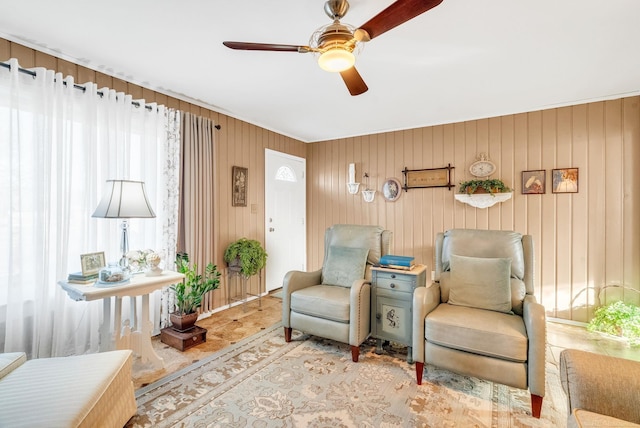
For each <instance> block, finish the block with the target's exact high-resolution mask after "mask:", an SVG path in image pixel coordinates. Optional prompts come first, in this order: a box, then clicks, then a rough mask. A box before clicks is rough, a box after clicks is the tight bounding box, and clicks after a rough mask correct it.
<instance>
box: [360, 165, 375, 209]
mask: <svg viewBox="0 0 640 428" xmlns="http://www.w3.org/2000/svg"><path fill="white" fill-rule="evenodd" d="M364 185H365V189H364V190H363V191H362V198H363V199H364V201H365V202H373V200H374V199H375V197H376V191H375V190H373V189H370V188H369V174H368V173H366V172H365V173H364Z"/></svg>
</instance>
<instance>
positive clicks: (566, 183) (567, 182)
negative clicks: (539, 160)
mask: <svg viewBox="0 0 640 428" xmlns="http://www.w3.org/2000/svg"><path fill="white" fill-rule="evenodd" d="M551 178H552V180H553V181H552V182H553V188H552V191H553V193H578V168H559V169H554V170H552V172H551Z"/></svg>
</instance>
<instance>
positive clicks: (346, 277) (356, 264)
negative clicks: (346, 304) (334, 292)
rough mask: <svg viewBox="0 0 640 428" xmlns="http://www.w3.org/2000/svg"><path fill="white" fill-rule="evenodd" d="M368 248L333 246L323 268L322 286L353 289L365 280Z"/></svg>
mask: <svg viewBox="0 0 640 428" xmlns="http://www.w3.org/2000/svg"><path fill="white" fill-rule="evenodd" d="M368 254H369V249H368V248H349V247H340V246H336V245H332V246H331V247H329V251H328V254H327V259H326V260H325V263H324V266H322V284H327V285H339V286H342V287H351V285H352V284H353V282H354V281H356V280H358V279H362V278H364V271H365V268H366V266H367V255H368Z"/></svg>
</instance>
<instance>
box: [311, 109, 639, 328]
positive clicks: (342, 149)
mask: <svg viewBox="0 0 640 428" xmlns="http://www.w3.org/2000/svg"><path fill="white" fill-rule="evenodd" d="M311 146H312V147H311V150H310V153H309V160H308V161H307V165H308V178H309V181H308V182H309V191H308V198H309V199H308V207H309V209H308V221H309V228H310V230H309V237H308V243H309V244H308V245H309V264H308V265H309V268H310V269H314V268H318V267H319V266H320V265H321V263H322V247H323V242H322V236H323V231H324V229H325V228H326V227H328V226H330V225H332V224H335V223H359V224H378V225H381V226H384V227H385V228H387V229H390V230H392V231H393V232H394V243H393V251H394V252H395V253H399V254H410V255H414V256H415V257H416V260H417V261H418V262H420V263H425V264H428V265H429V266H430V268H433V242H434V239H435V235H436V234H437V233H438V232H442V231H444V230H447V229H450V228H478V229H501V230H516V231H518V232H521V233H525V234H531V235H533V238H534V242H535V258H536V265H535V278H536V294H537V296H538V299H539V300H541V302H542V303H543V304H544V305H545V307H546V310H547V313H548V315H549V316H552V317H557V318H562V319H570V320H575V321H582V322H585V321H588V319H589V318H590V316H591V315H592V311H593V309H594V305H595V304H597V303H598V300H597V299H598V298H602V300H603V302H604V301H605V300H606V299H611V298H613V297H614V296H611V295H610V296H607V295H606V294H607V293H609V294H611V293H612V292H615V295H616V296H618V295H620V294H622V295H623V297H624V298H625V299H627V300H630V301H634V302H636V303H639V302H640V299H639V295H638V292H637V290H640V205H639V204H640V202H639V199H640V193H639V192H640V168H638V167H637V165H638V164H639V163H640V98H639V97H631V98H624V99H618V100H613V101H606V102H597V103H591V104H584V105H577V106H573V107H566V108H558V109H550V110H544V111H536V112H531V113H525V114H517V115H510V116H502V117H496V118H490V119H484V120H474V121H469V122H463V123H455V124H450V125H441V126H433V127H426V128H420V129H414V130H407V131H398V132H390V133H385V134H378V135H370V136H362V137H357V138H348V139H341V140H334V141H326V142H320V143H314V144H312V145H311ZM479 153H487V154H488V155H489V157H490V158H491V159H492V160H493V161H494V162H495V163H496V165H497V167H498V170H497V172H496V173H495V174H494V175H493V177H495V178H500V179H502V180H503V181H504V182H505V183H506V184H507V185H508V186H510V187H512V188H514V193H513V197H512V199H510V200H509V201H507V202H504V203H502V204H497V205H495V206H493V207H491V208H488V209H477V208H473V207H470V206H468V205H465V204H462V203H460V202H458V201H456V200H455V199H454V192H455V189H454V190H451V191H449V190H447V189H446V188H431V189H411V190H409V191H408V192H403V193H402V196H401V197H400V199H398V200H397V201H396V202H386V201H385V200H384V198H382V195H381V194H380V187H381V186H382V183H383V182H384V180H385V179H386V178H388V177H396V178H398V179H400V181H401V182H402V181H403V175H402V170H403V169H404V168H405V167H407V168H408V169H422V168H439V167H443V166H446V165H447V164H449V163H451V164H452V165H453V166H454V167H455V169H454V172H453V176H454V179H453V180H452V181H453V182H454V183H456V184H458V183H459V182H461V181H464V180H467V179H471V178H473V177H472V176H471V175H470V173H469V172H468V168H469V165H470V164H471V163H472V162H473V161H474V160H475V158H476V156H477V155H478V154H479ZM351 162H354V163H356V174H357V176H358V177H360V178H361V177H362V174H363V173H364V172H367V173H369V175H370V176H371V178H370V185H371V187H372V188H374V189H376V190H378V193H377V194H376V198H375V200H374V202H373V203H366V202H364V201H363V199H362V195H361V193H358V194H357V195H350V194H349V193H348V192H347V190H346V182H347V165H348V164H349V163H351ZM567 167H577V168H579V192H578V193H575V194H553V193H552V191H551V170H552V169H553V168H567ZM538 169H544V170H546V179H547V183H546V193H545V194H542V195H523V194H522V193H521V189H522V183H521V173H522V171H526V170H538ZM360 181H362V179H360ZM361 186H362V185H361ZM361 188H362V187H361ZM606 285H622V286H626V287H628V289H615V290H611V289H608V290H607V291H606V292H603V293H600V291H601V289H602V288H603V287H604V286H606ZM634 290H635V291H634Z"/></svg>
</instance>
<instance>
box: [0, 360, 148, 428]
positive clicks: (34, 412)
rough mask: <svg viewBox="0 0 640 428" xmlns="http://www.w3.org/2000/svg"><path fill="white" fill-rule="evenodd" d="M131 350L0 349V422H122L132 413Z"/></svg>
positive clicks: (84, 424)
mask: <svg viewBox="0 0 640 428" xmlns="http://www.w3.org/2000/svg"><path fill="white" fill-rule="evenodd" d="M131 355H132V353H131V351H111V352H103V353H98V354H87V355H79V356H72V357H61V358H42V359H34V360H29V361H27V359H26V356H25V354H24V353H23V352H16V353H8V354H0V403H2V404H1V408H2V410H0V427H21V426H25V427H26V426H29V427H33V426H47V427H122V426H123V425H124V424H126V423H127V421H128V420H129V419H130V418H131V416H133V415H134V414H135V412H136V400H135V396H134V390H133V382H132V381H131V365H132V356H131Z"/></svg>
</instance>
